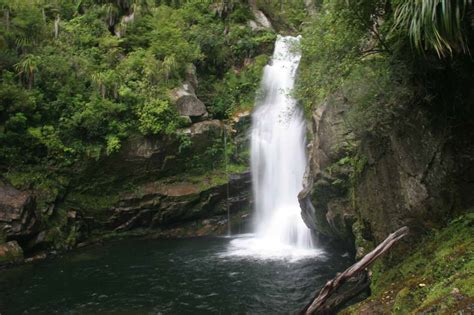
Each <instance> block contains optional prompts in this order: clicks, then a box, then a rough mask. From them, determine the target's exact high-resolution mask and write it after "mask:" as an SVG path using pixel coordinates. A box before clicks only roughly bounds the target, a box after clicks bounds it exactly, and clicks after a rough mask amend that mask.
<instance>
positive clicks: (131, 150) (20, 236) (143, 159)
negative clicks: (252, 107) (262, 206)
mask: <svg viewBox="0 0 474 315" xmlns="http://www.w3.org/2000/svg"><path fill="white" fill-rule="evenodd" d="M194 118H195V117H194V116H193V117H192V119H193V120H194ZM201 118H204V117H201ZM249 118H250V114H249V113H248V112H246V113H240V114H238V115H236V117H234V119H232V120H231V121H230V122H229V123H228V124H224V123H223V122H222V121H219V120H203V121H198V122H195V123H192V124H190V126H189V127H187V128H184V129H181V130H179V134H180V136H179V137H168V136H150V137H144V136H138V135H137V136H134V137H130V139H129V140H128V141H127V142H126V143H125V144H124V145H123V146H122V149H121V150H120V152H117V154H115V155H112V156H110V157H108V158H106V159H103V160H100V161H97V162H91V163H90V164H89V165H86V166H83V167H82V168H81V169H80V170H79V171H78V173H77V174H76V176H74V177H73V178H70V182H69V183H68V186H67V189H64V190H58V191H57V192H56V193H52V194H49V195H47V196H45V194H44V192H41V191H34V190H31V191H28V190H24V191H22V190H18V189H16V188H14V187H13V186H12V185H10V184H9V183H6V182H1V183H0V266H2V265H8V264H10V263H18V262H21V261H23V252H24V253H25V256H26V257H31V256H33V257H39V258H44V257H45V255H44V254H40V255H38V253H43V252H51V250H65V249H70V248H73V247H76V246H83V245H84V244H87V243H89V242H95V241H98V240H101V239H104V238H109V237H117V236H119V237H120V236H123V235H140V236H146V237H182V236H197V235H208V234H224V233H226V232H227V227H228V224H229V222H228V216H227V211H228V209H229V211H230V213H231V221H232V223H233V224H234V225H235V226H236V225H238V224H239V222H241V221H245V220H246V218H247V216H248V211H249V209H250V197H251V193H250V187H251V183H250V181H251V179H250V173H249V172H248V171H247V168H246V165H248V159H247V156H246V155H247V153H248V149H247V148H248V132H247V130H248V127H249V124H250V119H249ZM224 133H225V136H226V137H227V145H228V148H227V149H226V148H224V142H223V137H224ZM183 139H184V140H183ZM226 150H227V151H228V153H227V155H228V157H227V158H228V160H229V163H230V164H231V166H232V168H231V171H229V172H228V173H226V172H225V169H224V167H223V163H222V160H223V158H224V157H223V155H224V152H226ZM28 259H30V258H28Z"/></svg>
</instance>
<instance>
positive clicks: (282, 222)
mask: <svg viewBox="0 0 474 315" xmlns="http://www.w3.org/2000/svg"><path fill="white" fill-rule="evenodd" d="M299 40H300V36H298V37H292V36H284V37H283V36H278V39H277V41H276V43H275V50H274V53H273V58H272V61H271V63H270V64H269V65H267V66H266V67H265V69H264V74H263V80H262V86H261V95H260V100H259V101H257V102H256V108H255V110H254V113H253V115H252V132H251V171H252V181H253V191H254V197H255V210H256V216H255V235H254V236H253V237H251V238H242V239H236V240H234V241H233V242H232V243H231V245H232V246H231V252H232V253H233V254H237V255H258V256H262V255H263V256H271V257H273V256H279V257H280V256H295V255H296V256H301V255H300V254H303V255H307V254H310V255H313V254H315V253H320V252H321V251H319V250H316V249H314V248H313V243H312V238H311V231H310V230H309V229H308V228H307V226H306V225H305V224H304V222H303V219H302V218H301V209H300V206H299V202H298V197H297V196H298V193H299V192H300V191H301V190H302V188H303V187H302V185H303V175H304V171H305V168H306V155H305V146H306V141H305V134H306V127H305V121H304V117H303V112H302V110H301V109H300V108H299V107H298V106H297V102H296V100H295V99H294V98H293V97H292V96H291V93H292V91H293V86H294V82H295V75H296V71H297V68H298V64H299V61H300V58H301V55H300V53H299V52H298V49H297V44H298V42H299Z"/></svg>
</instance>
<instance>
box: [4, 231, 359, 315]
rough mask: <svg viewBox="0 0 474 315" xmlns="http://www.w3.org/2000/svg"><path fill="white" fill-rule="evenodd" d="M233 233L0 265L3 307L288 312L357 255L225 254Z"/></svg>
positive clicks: (18, 310) (122, 244)
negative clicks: (9, 266) (275, 256)
mask: <svg viewBox="0 0 474 315" xmlns="http://www.w3.org/2000/svg"><path fill="white" fill-rule="evenodd" d="M229 242H230V239H228V238H199V239H187V240H166V241H164V240H154V241H143V240H140V241H139V240H128V241H119V242H113V243H109V244H107V245H104V246H95V247H91V248H86V249H83V250H80V251H75V252H72V253H69V254H66V255H64V256H63V257H59V258H56V259H52V260H48V261H43V262H39V263H36V264H30V265H24V266H20V267H16V268H12V269H7V270H2V271H0V313H1V315H9V314H288V313H292V312H294V311H296V310H298V309H299V308H301V307H302V306H304V305H305V304H306V302H307V301H308V300H309V298H310V297H311V296H312V295H313V294H314V292H315V290H316V289H318V288H320V287H321V286H322V285H323V284H324V283H325V281H326V280H328V279H329V278H332V277H333V276H334V274H335V273H336V272H338V271H342V270H343V269H345V268H346V267H347V266H348V265H350V264H351V263H352V261H351V260H350V259H349V258H347V257H345V255H343V254H344V252H340V251H332V252H331V253H325V254H324V255H320V256H317V257H311V258H305V259H299V260H296V261H290V260H285V259H278V260H269V259H267V260H262V259H257V258H252V257H228V256H226V255H225V253H226V251H227V248H228V245H229Z"/></svg>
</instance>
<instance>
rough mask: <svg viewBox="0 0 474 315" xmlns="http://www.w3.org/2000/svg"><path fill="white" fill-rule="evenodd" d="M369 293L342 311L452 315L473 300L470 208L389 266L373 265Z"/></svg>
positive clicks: (473, 233) (473, 217) (467, 307)
mask: <svg viewBox="0 0 474 315" xmlns="http://www.w3.org/2000/svg"><path fill="white" fill-rule="evenodd" d="M371 288H372V296H371V297H370V298H369V299H368V300H366V301H363V302H361V303H359V304H356V305H354V306H352V307H350V308H349V309H346V310H344V311H343V312H342V313H343V314H360V313H361V312H362V311H369V312H370V311H372V313H373V312H375V310H377V311H380V309H381V308H382V309H383V313H384V314H425V313H428V314H433V313H436V314H455V313H458V312H461V313H463V312H466V311H467V312H469V311H472V307H473V304H474V213H473V212H469V213H467V214H465V215H463V216H461V217H458V218H457V219H455V220H453V221H452V222H451V223H450V224H449V225H448V226H447V227H446V228H444V229H442V230H439V231H437V232H434V233H433V234H432V235H429V236H427V237H425V239H424V240H423V241H422V242H421V243H420V244H418V245H417V246H416V247H415V248H414V250H413V252H412V254H411V255H409V256H407V257H406V258H405V259H403V260H402V261H401V262H400V263H399V264H397V265H396V266H393V267H390V268H388V269H386V268H384V266H383V265H382V264H378V265H376V266H375V267H374V272H373V284H372V286H371Z"/></svg>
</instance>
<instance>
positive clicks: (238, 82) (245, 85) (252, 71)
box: [209, 55, 268, 118]
mask: <svg viewBox="0 0 474 315" xmlns="http://www.w3.org/2000/svg"><path fill="white" fill-rule="evenodd" d="M267 61H268V57H267V56H266V55H260V56H257V57H256V58H255V60H254V61H253V62H252V63H250V64H247V65H245V66H244V67H243V68H242V69H241V70H240V71H236V70H234V69H232V70H230V71H229V72H227V73H226V74H225V75H224V79H223V80H220V81H216V82H214V84H213V89H214V93H213V95H212V97H210V100H209V101H210V106H209V108H210V112H211V114H212V115H213V116H214V117H217V118H227V117H229V116H231V115H232V114H233V113H235V112H238V111H241V110H245V109H250V108H252V106H253V104H254V101H255V97H256V93H257V91H258V86H259V84H260V78H261V77H262V72H263V67H264V66H265V65H266V64H267Z"/></svg>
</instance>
